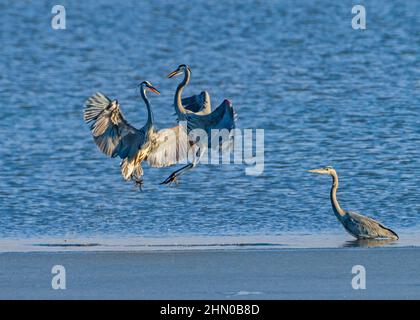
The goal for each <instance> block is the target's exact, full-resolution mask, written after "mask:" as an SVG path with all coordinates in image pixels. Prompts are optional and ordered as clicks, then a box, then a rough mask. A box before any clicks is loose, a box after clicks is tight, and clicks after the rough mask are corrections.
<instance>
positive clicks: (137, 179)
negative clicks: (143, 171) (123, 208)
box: [134, 178, 144, 191]
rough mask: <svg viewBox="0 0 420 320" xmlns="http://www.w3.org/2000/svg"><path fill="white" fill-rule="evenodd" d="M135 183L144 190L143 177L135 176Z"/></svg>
mask: <svg viewBox="0 0 420 320" xmlns="http://www.w3.org/2000/svg"><path fill="white" fill-rule="evenodd" d="M134 184H135V185H136V187H138V188H139V189H140V191H143V186H144V182H143V179H142V178H135V179H134Z"/></svg>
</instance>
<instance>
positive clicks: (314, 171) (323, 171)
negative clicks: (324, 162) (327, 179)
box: [307, 169, 326, 174]
mask: <svg viewBox="0 0 420 320" xmlns="http://www.w3.org/2000/svg"><path fill="white" fill-rule="evenodd" d="M307 172H311V173H321V174H322V173H326V172H325V170H324V169H312V170H308V171H307Z"/></svg>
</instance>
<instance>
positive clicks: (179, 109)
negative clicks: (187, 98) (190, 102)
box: [174, 69, 190, 113]
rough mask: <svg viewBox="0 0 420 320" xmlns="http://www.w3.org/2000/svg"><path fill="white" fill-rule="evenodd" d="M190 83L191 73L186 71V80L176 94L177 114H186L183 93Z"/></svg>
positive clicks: (179, 86)
mask: <svg viewBox="0 0 420 320" xmlns="http://www.w3.org/2000/svg"><path fill="white" fill-rule="evenodd" d="M189 82H190V71H189V70H188V69H186V70H185V71H184V80H182V82H181V83H180V84H179V85H178V87H177V88H176V92H175V99H174V105H175V111H176V112H177V113H186V110H185V108H184V106H183V105H182V97H181V95H182V91H183V90H184V88H185V86H186V85H187V84H188V83H189Z"/></svg>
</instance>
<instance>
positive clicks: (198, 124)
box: [186, 103, 236, 133]
mask: <svg viewBox="0 0 420 320" xmlns="http://www.w3.org/2000/svg"><path fill="white" fill-rule="evenodd" d="M186 119H187V121H188V131H190V130H194V129H203V130H205V131H207V132H208V133H210V131H211V129H227V130H231V129H234V128H235V124H236V112H235V111H234V109H233V107H232V106H230V105H229V104H228V103H222V104H221V105H220V106H218V107H217V108H216V109H215V110H214V111H213V112H212V113H210V114H207V115H202V116H201V115H195V114H188V115H187V116H186Z"/></svg>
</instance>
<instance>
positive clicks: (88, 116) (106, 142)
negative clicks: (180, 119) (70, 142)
mask: <svg viewBox="0 0 420 320" xmlns="http://www.w3.org/2000/svg"><path fill="white" fill-rule="evenodd" d="M147 91H151V92H153V93H156V94H160V93H159V91H158V90H157V89H156V88H155V87H153V86H152V84H151V83H150V82H148V81H144V82H142V83H141V84H140V93H141V97H142V99H143V101H144V103H145V104H146V107H147V122H146V124H145V125H144V126H143V127H142V128H141V129H136V128H135V127H133V126H132V125H130V124H129V123H128V122H127V121H126V120H125V119H124V117H123V114H122V113H121V110H120V105H119V103H118V100H110V99H109V98H108V97H106V96H105V95H103V94H102V93H100V92H97V93H95V94H94V95H93V96H92V97H90V98H89V99H88V100H87V102H86V108H85V110H84V119H85V121H86V123H92V124H91V126H90V129H91V131H92V135H93V138H94V140H95V143H96V145H97V146H98V148H99V149H100V150H101V151H102V152H103V153H104V154H106V155H107V156H110V157H116V156H119V157H120V158H121V159H122V162H121V164H120V167H121V173H122V176H123V177H124V179H125V180H133V181H134V182H135V183H136V185H138V186H139V187H140V188H141V187H142V186H143V180H142V175H143V169H142V166H141V164H142V162H143V161H144V160H145V161H147V162H148V163H149V165H150V166H151V167H166V166H170V165H173V164H175V163H177V162H178V161H179V160H181V159H183V158H185V157H186V156H187V150H186V146H184V145H183V144H179V134H180V131H181V130H185V129H182V128H181V126H180V125H178V126H176V127H173V128H168V129H162V130H159V131H157V130H156V129H155V127H154V120H153V112H152V109H151V106H150V102H149V99H148V97H147Z"/></svg>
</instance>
